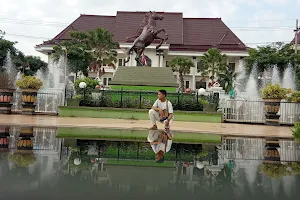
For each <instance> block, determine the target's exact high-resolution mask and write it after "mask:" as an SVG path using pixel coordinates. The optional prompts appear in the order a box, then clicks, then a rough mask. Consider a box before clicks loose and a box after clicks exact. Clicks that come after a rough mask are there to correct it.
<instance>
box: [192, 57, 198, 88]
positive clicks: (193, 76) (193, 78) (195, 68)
mask: <svg viewBox="0 0 300 200" xmlns="http://www.w3.org/2000/svg"><path fill="white" fill-rule="evenodd" d="M194 64H195V67H192V69H191V71H192V88H191V89H192V90H196V71H197V60H195V61H194Z"/></svg>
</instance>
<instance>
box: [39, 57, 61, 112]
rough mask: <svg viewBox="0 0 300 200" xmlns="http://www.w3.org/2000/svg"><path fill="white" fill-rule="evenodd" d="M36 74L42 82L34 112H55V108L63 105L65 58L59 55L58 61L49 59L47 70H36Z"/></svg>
mask: <svg viewBox="0 0 300 200" xmlns="http://www.w3.org/2000/svg"><path fill="white" fill-rule="evenodd" d="M36 76H37V77H38V78H40V79H41V80H42V81H43V84H44V87H43V88H42V89H41V90H40V95H39V98H38V103H37V106H36V108H37V110H36V112H41V111H43V112H56V110H55V109H56V108H57V107H58V106H61V105H63V102H64V98H65V82H66V80H65V79H66V78H67V70H66V59H65V58H64V57H63V56H61V57H60V59H59V60H58V62H55V61H54V60H50V62H49V63H48V68H47V70H38V71H37V74H36ZM49 93H51V95H48V94H49Z"/></svg>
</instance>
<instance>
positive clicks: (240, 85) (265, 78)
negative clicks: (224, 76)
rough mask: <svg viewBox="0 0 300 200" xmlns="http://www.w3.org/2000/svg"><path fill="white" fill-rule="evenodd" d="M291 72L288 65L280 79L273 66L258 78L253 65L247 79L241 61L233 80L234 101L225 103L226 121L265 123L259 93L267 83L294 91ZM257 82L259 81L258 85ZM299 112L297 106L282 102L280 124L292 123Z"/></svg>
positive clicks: (262, 103)
mask: <svg viewBox="0 0 300 200" xmlns="http://www.w3.org/2000/svg"><path fill="white" fill-rule="evenodd" d="M293 72H294V71H293V67H292V66H291V65H290V64H289V66H288V67H287V68H286V69H285V71H284V73H283V78H282V79H281V77H280V73H279V70H278V68H277V66H276V65H274V66H272V67H270V68H269V69H267V70H265V71H264V72H263V73H261V75H260V76H258V74H257V67H256V66H255V65H254V66H253V68H252V71H251V73H250V75H249V78H248V79H247V75H246V73H245V69H244V66H243V64H242V61H240V64H239V71H238V76H237V78H236V80H235V85H236V88H235V89H236V93H237V95H236V98H235V100H229V101H228V102H227V106H226V108H227V109H226V112H227V114H226V117H227V119H232V120H235V121H236V120H237V121H243V122H249V123H250V122H255V123H265V116H264V115H265V113H264V112H262V111H263V110H264V109H265V108H264V101H262V100H261V99H260V95H259V91H260V90H261V89H262V88H265V87H266V85H267V84H269V83H271V84H276V83H278V84H279V85H280V86H281V87H284V88H290V89H292V90H294V89H295V88H296V87H295V78H294V74H293ZM258 80H260V84H259V85H258ZM249 100H250V101H249ZM299 112H300V106H299V105H298V104H293V103H285V102H284V100H283V102H282V103H281V106H280V111H279V113H280V115H281V117H280V122H281V123H285V124H291V123H293V121H294V120H295V118H297V116H298V115H297V113H299Z"/></svg>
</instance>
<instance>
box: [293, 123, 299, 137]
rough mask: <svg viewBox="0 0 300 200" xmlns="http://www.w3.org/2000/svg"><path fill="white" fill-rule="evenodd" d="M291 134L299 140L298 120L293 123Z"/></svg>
mask: <svg viewBox="0 0 300 200" xmlns="http://www.w3.org/2000/svg"><path fill="white" fill-rule="evenodd" d="M292 133H293V136H294V138H295V140H297V141H300V122H296V123H295V124H294V128H293V129H292Z"/></svg>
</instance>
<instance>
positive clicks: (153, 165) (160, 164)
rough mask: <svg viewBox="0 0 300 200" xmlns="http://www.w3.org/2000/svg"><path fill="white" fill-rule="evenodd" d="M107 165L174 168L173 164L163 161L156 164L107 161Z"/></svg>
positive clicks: (149, 162) (151, 162) (142, 161)
mask: <svg viewBox="0 0 300 200" xmlns="http://www.w3.org/2000/svg"><path fill="white" fill-rule="evenodd" d="M106 164H108V165H127V166H144V167H174V162H168V161H165V162H164V163H156V162H153V161H152V160H151V161H144V160H141V161H133V160H108V161H107V162H106Z"/></svg>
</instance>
